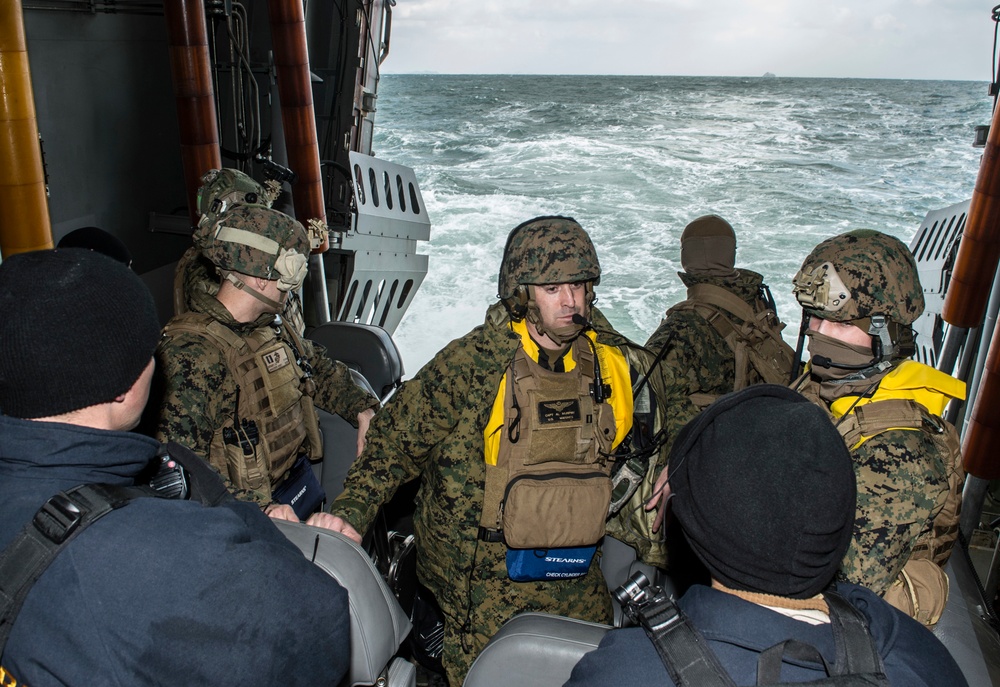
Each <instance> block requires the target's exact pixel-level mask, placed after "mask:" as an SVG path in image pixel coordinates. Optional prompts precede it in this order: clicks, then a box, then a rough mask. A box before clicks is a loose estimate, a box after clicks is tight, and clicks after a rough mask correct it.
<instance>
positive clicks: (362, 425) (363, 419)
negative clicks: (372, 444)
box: [358, 408, 375, 456]
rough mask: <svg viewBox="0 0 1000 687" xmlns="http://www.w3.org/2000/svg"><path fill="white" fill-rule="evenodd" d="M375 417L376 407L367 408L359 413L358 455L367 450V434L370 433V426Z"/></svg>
mask: <svg viewBox="0 0 1000 687" xmlns="http://www.w3.org/2000/svg"><path fill="white" fill-rule="evenodd" d="M373 417H375V409H374V408H367V409H365V410H362V411H361V412H360V413H358V455H359V456H360V455H361V452H362V451H364V450H365V435H366V434H368V426H369V425H370V424H371V423H372V418H373Z"/></svg>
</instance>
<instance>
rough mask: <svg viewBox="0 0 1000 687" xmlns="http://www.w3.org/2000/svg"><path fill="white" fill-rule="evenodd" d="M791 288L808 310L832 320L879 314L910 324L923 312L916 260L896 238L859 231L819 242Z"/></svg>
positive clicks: (874, 232)
mask: <svg viewBox="0 0 1000 687" xmlns="http://www.w3.org/2000/svg"><path fill="white" fill-rule="evenodd" d="M793 284H794V287H793V292H794V294H795V298H796V299H798V301H799V303H800V304H801V305H802V308H803V309H804V310H805V312H806V313H807V314H810V315H815V316H816V317H820V318H822V319H824V320H832V321H835V322H852V321H855V320H864V319H867V318H871V317H872V316H876V315H883V316H885V318H887V319H888V320H889V321H890V322H895V323H897V324H900V325H909V324H912V323H913V322H914V321H915V320H916V319H917V318H918V317H920V313H922V312H923V311H924V293H923V289H922V288H921V286H920V278H919V276H918V275H917V263H916V261H915V260H914V259H913V254H912V253H910V250H909V249H908V248H907V247H906V245H905V244H904V243H903V242H902V241H900V240H899V239H897V238H894V237H892V236H889V235H887V234H883V233H882V232H880V231H875V230H873V229H858V230H855V231H849V232H847V233H846V234H841V235H840V236H834V237H833V238H830V239H827V240H826V241H823V242H822V243H820V244H819V245H818V246H816V247H815V248H814V249H813V251H812V253H810V254H809V257H807V258H806V259H805V262H803V263H802V267H801V269H799V272H798V274H796V275H795V278H794V279H793Z"/></svg>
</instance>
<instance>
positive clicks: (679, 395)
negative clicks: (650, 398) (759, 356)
mask: <svg viewBox="0 0 1000 687" xmlns="http://www.w3.org/2000/svg"><path fill="white" fill-rule="evenodd" d="M735 263H736V234H735V232H734V231H733V228H732V226H731V225H730V224H729V223H728V222H727V221H726V220H724V219H723V218H721V217H719V216H718V215H705V216H703V217H699V218H697V219H695V220H694V221H692V222H691V223H689V224H688V225H687V227H685V228H684V232H683V233H682V234H681V266H682V267H683V269H684V271H683V272H678V273H677V276H679V277H680V279H681V281H682V282H684V286H686V287H687V288H688V300H686V301H684V302H682V303H680V304H678V305H676V306H674V307H672V308H671V309H670V310H668V311H667V313H666V315H665V317H664V318H663V320H662V321H661V322H660V326H659V327H658V328H657V329H656V331H655V332H653V335H652V336H650V337H649V340H648V341H646V348H647V349H649V350H650V351H651V352H652V353H655V354H657V356H658V357H659V358H660V362H659V363H658V365H657V367H656V374H658V375H659V376H660V378H661V380H662V384H663V388H664V394H665V404H666V405H667V407H668V408H669V412H668V414H667V420H666V422H667V425H666V432H667V437H668V446H669V443H672V441H673V438H674V437H675V436H677V433H678V432H679V431H680V429H681V428H682V427H683V426H684V425H685V424H687V423H688V421H689V420H691V419H692V418H693V417H694V416H695V415H697V414H698V413H699V412H700V411H701V410H702V409H703V408H705V407H706V406H708V405H709V404H710V403H711V402H712V401H713V400H715V399H716V398H718V397H719V396H721V395H723V394H727V393H729V392H731V391H737V390H739V389H742V388H744V387H745V386H749V385H751V384H759V383H762V382H768V383H772V384H774V383H779V384H787V383H788V382H789V380H790V379H791V376H792V369H791V368H792V359H793V358H794V351H793V350H792V349H791V347H790V346H788V345H787V344H785V343H784V341H782V340H781V337H780V332H781V330H782V329H784V327H785V325H784V324H783V323H782V322H781V321H780V320H779V319H778V315H777V313H776V312H775V310H774V301H773V299H772V298H771V292H770V289H768V287H767V285H766V284H764V277H763V276H762V275H760V274H758V273H757V272H752V271H750V270H747V269H739V268H736V267H735ZM706 285H707V286H708V287H714V288H717V289H722V290H724V291H725V292H727V293H728V295H729V296H731V297H735V298H738V299H739V302H738V303H735V304H734V305H730V306H729V307H728V308H726V307H718V306H713V305H712V304H711V303H709V302H706V301H705V300H704V297H700V294H699V291H700V290H706V289H705V286H706ZM716 293H718V292H716ZM726 296H727V294H721V297H722V298H725V297H726ZM719 298H720V297H719V296H716V297H715V299H719ZM743 304H745V305H743ZM744 309H745V310H744ZM734 310H738V311H739V312H738V313H734V312H733V311H734ZM744 313H745V314H747V315H748V316H752V318H753V322H748V321H747V320H745V319H743V318H741V317H740V316H739V315H741V314H744ZM709 318H711V319H712V320H713V321H717V318H724V320H727V321H728V323H731V324H726V325H725V329H724V331H725V330H726V329H728V331H729V335H728V340H727V337H724V336H723V333H722V332H720V327H719V326H714V325H713V324H712V323H711V322H710V321H709ZM743 333H746V334H749V336H751V337H753V339H749V338H746V337H743V336H741V334H743ZM737 346H749V347H751V348H756V349H757V350H758V351H763V350H765V349H766V350H767V351H768V358H769V360H768V364H767V365H766V369H765V370H764V371H765V372H767V373H768V374H769V377H768V378H764V377H763V376H762V374H761V371H760V370H758V368H757V366H755V365H754V364H753V363H752V362H750V361H748V362H747V363H746V364H742V365H741V366H740V367H741V369H740V374H737V353H736V350H737ZM743 357H746V353H744V352H741V358H743ZM761 367H762V368H765V366H764V365H761Z"/></svg>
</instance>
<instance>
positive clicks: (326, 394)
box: [302, 339, 379, 427]
mask: <svg viewBox="0 0 1000 687" xmlns="http://www.w3.org/2000/svg"><path fill="white" fill-rule="evenodd" d="M302 345H303V347H304V348H305V354H306V357H307V358H308V359H309V364H310V365H312V369H313V375H314V377H315V380H316V397H315V401H316V405H317V406H318V407H320V408H322V409H323V410H325V411H327V412H328V413H333V414H335V415H339V416H340V417H342V418H344V419H345V420H347V421H348V422H350V423H351V425H352V426H354V427H357V426H358V413H360V412H362V411H363V410H367V409H368V408H375V409H377V408H378V406H379V400H378V399H377V398H375V397H374V396H372V395H371V394H370V393H368V391H366V390H365V389H363V388H361V387H360V386H358V385H357V384H355V383H354V379H353V377H352V376H351V370H350V369H349V368H348V367H347V365H345V364H344V363H342V362H340V361H339V360H333V359H332V358H330V356H328V355H327V354H326V349H325V348H323V347H322V346H320V345H319V344H317V343H314V342H312V341H308V340H306V339H303V340H302Z"/></svg>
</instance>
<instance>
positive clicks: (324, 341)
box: [306, 322, 403, 401]
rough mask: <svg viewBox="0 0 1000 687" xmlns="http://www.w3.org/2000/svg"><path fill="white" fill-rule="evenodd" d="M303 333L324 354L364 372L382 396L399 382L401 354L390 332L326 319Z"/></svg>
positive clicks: (401, 366) (401, 376)
mask: <svg viewBox="0 0 1000 687" xmlns="http://www.w3.org/2000/svg"><path fill="white" fill-rule="evenodd" d="M306 336H307V337H308V338H309V339H312V340H313V341H315V342H316V343H318V344H320V345H321V346H323V347H324V348H326V352H327V355H329V356H330V357H331V358H333V359H334V360H339V361H341V362H342V363H344V364H345V365H347V366H348V367H350V368H351V369H352V370H355V371H357V372H360V373H361V374H362V375H364V377H365V379H367V380H368V383H369V384H371V385H372V388H373V389H375V395H376V396H378V397H379V398H380V399H381V400H383V401H384V400H385V399H386V397H387V396H388V395H389V394H390V393H391V392H392V391H393V390H394V389H395V388H396V387H398V386H399V385H400V384H401V383H402V379H403V358H402V357H401V356H400V355H399V349H398V348H396V342H394V341H393V340H392V337H391V336H389V332H387V331H386V330H384V329H382V328H381V327H376V326H375V325H371V324H357V323H354V322H327V323H326V324H321V325H320V326H318V327H316V328H315V329H311V330H310V331H309V332H308V333H307V334H306Z"/></svg>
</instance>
